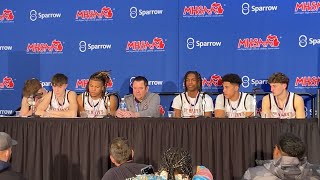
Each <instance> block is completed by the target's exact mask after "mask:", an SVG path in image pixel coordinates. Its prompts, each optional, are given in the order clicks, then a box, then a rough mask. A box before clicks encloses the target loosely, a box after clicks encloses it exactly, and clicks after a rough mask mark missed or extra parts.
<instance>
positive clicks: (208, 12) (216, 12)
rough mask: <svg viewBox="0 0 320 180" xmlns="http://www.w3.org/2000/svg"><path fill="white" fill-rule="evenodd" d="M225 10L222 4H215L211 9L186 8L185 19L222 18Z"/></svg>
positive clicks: (203, 7)
mask: <svg viewBox="0 0 320 180" xmlns="http://www.w3.org/2000/svg"><path fill="white" fill-rule="evenodd" d="M223 12H224V9H223V7H222V5H221V3H217V2H213V3H212V4H211V6H210V7H207V6H203V5H200V6H189V7H187V6H185V7H184V9H183V17H197V16H198V17H218V16H222V15H223Z"/></svg>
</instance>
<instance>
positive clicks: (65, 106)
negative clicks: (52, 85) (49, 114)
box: [47, 90, 70, 111]
mask: <svg viewBox="0 0 320 180" xmlns="http://www.w3.org/2000/svg"><path fill="white" fill-rule="evenodd" d="M69 92H70V91H69V90H66V91H65V93H64V100H63V103H62V104H60V103H59V102H58V99H57V97H56V95H55V94H54V92H53V91H52V94H51V100H50V104H49V107H48V108H47V109H48V110H51V111H67V110H69V105H70V104H69V100H68V93H69Z"/></svg>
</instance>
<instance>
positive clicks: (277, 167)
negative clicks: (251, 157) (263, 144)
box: [243, 156, 320, 180]
mask: <svg viewBox="0 0 320 180" xmlns="http://www.w3.org/2000/svg"><path fill="white" fill-rule="evenodd" d="M243 179H257V180H259V179H261V180H262V179H265V180H267V179H268V180H269V179H270V180H271V179H274V180H279V179H301V180H318V179H319V180H320V167H319V166H317V165H313V164H310V163H308V162H307V159H306V158H304V159H302V160H299V159H298V158H296V157H290V156H282V157H281V158H279V159H275V160H268V161H264V162H263V165H262V166H257V167H254V168H249V169H248V170H247V171H246V172H245V174H244V176H243Z"/></svg>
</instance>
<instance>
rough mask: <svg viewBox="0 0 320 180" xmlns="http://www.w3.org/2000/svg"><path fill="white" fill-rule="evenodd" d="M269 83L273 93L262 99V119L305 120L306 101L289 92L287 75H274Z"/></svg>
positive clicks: (279, 73)
mask: <svg viewBox="0 0 320 180" xmlns="http://www.w3.org/2000/svg"><path fill="white" fill-rule="evenodd" d="M268 83H269V84H270V87H271V92H272V93H270V94H269V95H266V96H264V97H263V99H262V112H261V114H262V118H281V119H291V118H298V119H304V118H305V111H304V101H303V99H302V97H301V96H299V95H297V94H295V93H292V92H289V91H288V84H289V78H288V77H287V76H286V75H285V74H283V73H281V72H277V73H274V74H272V75H271V76H270V77H269V79H268ZM263 115H264V116H263Z"/></svg>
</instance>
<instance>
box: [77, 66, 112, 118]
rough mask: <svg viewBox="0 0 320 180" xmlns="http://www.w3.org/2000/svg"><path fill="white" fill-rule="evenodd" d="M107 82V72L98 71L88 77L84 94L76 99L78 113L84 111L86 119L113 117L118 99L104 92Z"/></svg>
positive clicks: (108, 78)
mask: <svg viewBox="0 0 320 180" xmlns="http://www.w3.org/2000/svg"><path fill="white" fill-rule="evenodd" d="M109 81H110V76H109V72H107V71H99V72H96V73H94V74H92V75H91V76H90V78H89V82H88V85H87V88H86V92H84V93H82V94H80V95H78V97H77V102H78V111H79V113H80V112H83V111H85V112H86V114H87V116H88V117H103V116H105V115H112V116H114V115H115V112H116V110H117V107H118V98H117V96H116V95H114V94H109V93H108V92H107V91H106V89H107V83H108V82H109Z"/></svg>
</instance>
